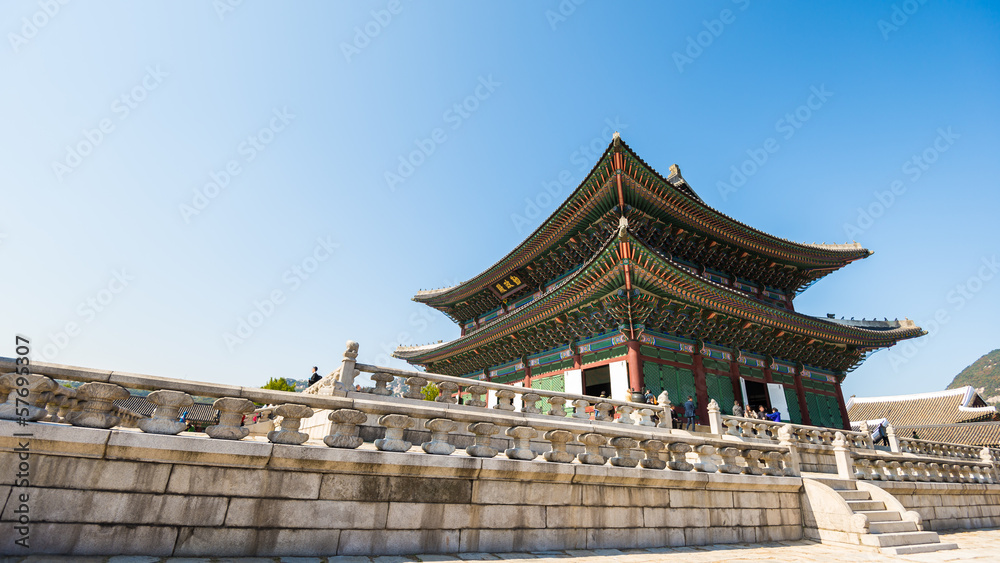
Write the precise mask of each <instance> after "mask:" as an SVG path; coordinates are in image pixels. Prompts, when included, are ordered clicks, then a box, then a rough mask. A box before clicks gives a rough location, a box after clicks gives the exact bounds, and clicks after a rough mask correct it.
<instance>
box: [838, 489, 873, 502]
mask: <svg viewBox="0 0 1000 563" xmlns="http://www.w3.org/2000/svg"><path fill="white" fill-rule="evenodd" d="M837 492H838V493H840V496H842V497H844V500H871V499H872V495H871V493H869V492H868V491H850V490H847V491H839V490H838V491H837Z"/></svg>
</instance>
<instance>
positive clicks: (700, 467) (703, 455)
mask: <svg viewBox="0 0 1000 563" xmlns="http://www.w3.org/2000/svg"><path fill="white" fill-rule="evenodd" d="M694 451H695V453H696V454H698V463H696V464H694V469H695V471H701V472H702V473H715V472H716V471H717V470H718V469H719V468H718V466H717V465H715V462H713V461H712V455H713V454H715V446H710V445H708V444H703V445H701V446H696V447H695V449H694Z"/></svg>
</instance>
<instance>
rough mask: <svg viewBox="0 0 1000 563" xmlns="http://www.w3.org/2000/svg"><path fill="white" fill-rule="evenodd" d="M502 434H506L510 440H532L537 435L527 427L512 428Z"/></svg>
mask: <svg viewBox="0 0 1000 563" xmlns="http://www.w3.org/2000/svg"><path fill="white" fill-rule="evenodd" d="M504 434H507V435H508V436H510V437H511V438H529V439H530V438H534V437H535V436H537V435H538V432H537V431H536V430H535V429H534V428H530V427H528V426H514V427H511V428H508V429H507V430H506V431H505V432H504Z"/></svg>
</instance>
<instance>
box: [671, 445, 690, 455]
mask: <svg viewBox="0 0 1000 563" xmlns="http://www.w3.org/2000/svg"><path fill="white" fill-rule="evenodd" d="M667 449H668V450H670V451H671V452H674V453H678V454H685V453H687V452H689V451H691V444H688V443H686V442H673V443H672V444H670V445H669V446H667Z"/></svg>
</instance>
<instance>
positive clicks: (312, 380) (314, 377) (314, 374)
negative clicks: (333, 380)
mask: <svg viewBox="0 0 1000 563" xmlns="http://www.w3.org/2000/svg"><path fill="white" fill-rule="evenodd" d="M320 379H323V376H321V375H320V374H319V368H318V367H316V366H313V372H312V376H311V377H310V378H309V386H310V387H311V386H313V385H316V382H318V381H319V380H320Z"/></svg>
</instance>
